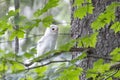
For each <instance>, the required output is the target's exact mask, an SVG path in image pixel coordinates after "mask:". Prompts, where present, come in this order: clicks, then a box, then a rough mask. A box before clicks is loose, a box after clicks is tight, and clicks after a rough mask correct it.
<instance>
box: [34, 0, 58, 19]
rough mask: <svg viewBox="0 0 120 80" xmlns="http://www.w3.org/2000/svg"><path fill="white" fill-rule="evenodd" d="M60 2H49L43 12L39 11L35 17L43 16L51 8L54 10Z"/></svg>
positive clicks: (49, 0)
mask: <svg viewBox="0 0 120 80" xmlns="http://www.w3.org/2000/svg"><path fill="white" fill-rule="evenodd" d="M58 2H59V0H48V3H47V4H46V5H45V6H44V8H42V9H41V10H40V9H38V10H37V11H36V12H35V13H34V16H35V17H39V16H41V15H42V14H43V13H45V12H47V11H48V10H49V9H50V8H53V7H55V6H57V5H58Z"/></svg>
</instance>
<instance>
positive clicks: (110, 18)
mask: <svg viewBox="0 0 120 80" xmlns="http://www.w3.org/2000/svg"><path fill="white" fill-rule="evenodd" d="M117 6H120V3H117V2H113V3H112V4H110V5H109V6H107V8H106V10H105V11H104V12H103V13H101V14H100V15H99V16H98V18H97V19H96V20H95V21H94V22H93V23H92V24H91V27H92V29H93V30H95V31H96V30H99V29H101V28H104V26H105V25H107V24H110V22H115V9H116V8H117ZM112 29H113V27H112ZM114 29H115V28H114ZM117 30H118V29H117ZM115 32H116V31H115Z"/></svg>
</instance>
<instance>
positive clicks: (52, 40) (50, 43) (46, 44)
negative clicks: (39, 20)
mask: <svg viewBox="0 0 120 80" xmlns="http://www.w3.org/2000/svg"><path fill="white" fill-rule="evenodd" d="M57 36H58V26H57V25H50V27H49V28H47V29H46V31H45V34H44V36H42V37H41V39H40V40H38V43H37V57H38V56H40V55H42V54H44V53H46V52H48V51H50V50H53V49H55V45H56V41H57Z"/></svg>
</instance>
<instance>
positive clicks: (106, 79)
mask: <svg viewBox="0 0 120 80" xmlns="http://www.w3.org/2000/svg"><path fill="white" fill-rule="evenodd" d="M118 71H119V69H117V70H116V71H115V72H114V73H113V74H111V75H109V76H108V77H107V78H105V79H104V80H108V79H109V78H110V77H113V76H114V75H115V74H116V73H117V72H118Z"/></svg>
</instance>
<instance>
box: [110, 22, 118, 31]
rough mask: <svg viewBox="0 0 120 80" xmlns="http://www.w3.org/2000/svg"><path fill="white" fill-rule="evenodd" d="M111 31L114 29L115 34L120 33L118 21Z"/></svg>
mask: <svg viewBox="0 0 120 80" xmlns="http://www.w3.org/2000/svg"><path fill="white" fill-rule="evenodd" d="M110 29H113V30H114V31H115V33H117V32H119V31H120V22H118V21H117V22H115V23H114V24H112V26H111V28H110Z"/></svg>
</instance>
